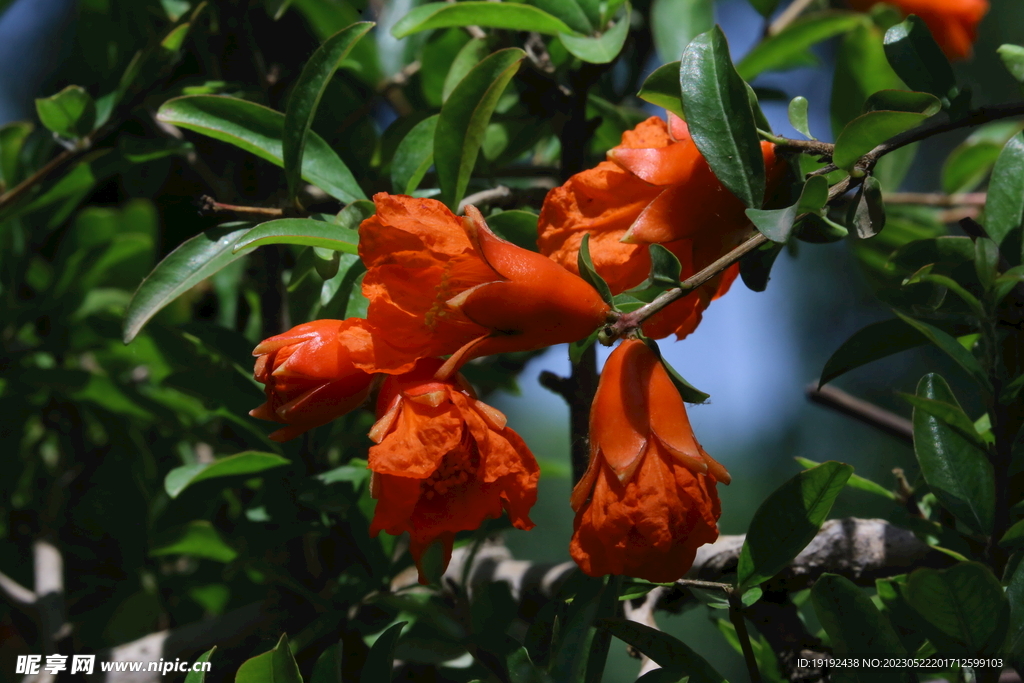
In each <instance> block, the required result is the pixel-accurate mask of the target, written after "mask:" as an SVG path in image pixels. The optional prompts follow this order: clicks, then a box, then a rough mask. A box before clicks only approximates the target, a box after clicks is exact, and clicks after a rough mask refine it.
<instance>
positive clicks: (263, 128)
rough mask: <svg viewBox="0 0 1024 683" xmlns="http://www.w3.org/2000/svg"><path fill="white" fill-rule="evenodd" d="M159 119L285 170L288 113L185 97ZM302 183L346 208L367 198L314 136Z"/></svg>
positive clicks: (203, 97) (238, 102)
mask: <svg viewBox="0 0 1024 683" xmlns="http://www.w3.org/2000/svg"><path fill="white" fill-rule="evenodd" d="M157 118H158V119H159V120H161V121H163V122H165V123H171V124H174V125H175V126H178V127H180V128H186V129H188V130H192V131H195V132H197V133H201V134H203V135H207V136H209V137H212V138H214V139H216V140H221V141H223V142H227V143H229V144H232V145H235V146H236V147H239V148H241V149H244V150H245V151H247V152H251V153H252V154H255V155H256V156H258V157H260V158H261V159H265V160H266V161H269V162H271V163H272V164H275V165H277V166H283V165H284V160H283V157H282V148H281V144H282V143H281V140H282V137H283V135H284V114H282V113H280V112H276V111H274V110H273V109H268V108H267V107H264V106H261V105H259V104H255V103H253V102H247V101H245V100H239V99H236V98H234V97H224V96H220V95H186V96H184V97H176V98H174V99H171V100H168V101H167V102H164V104H163V106H161V107H160V110H159V111H158V112H157ZM302 178H303V180H306V181H307V182H309V183H312V184H313V185H316V186H317V187H319V188H320V189H322V190H323V191H324V192H326V193H327V194H329V195H331V196H332V197H335V198H336V199H339V200H341V201H342V202H345V203H348V202H352V201H355V200H357V199H366V195H365V194H363V190H362V189H361V188H360V187H359V183H357V182H356V179H355V177H354V176H353V175H352V172H351V171H350V170H349V169H348V167H347V166H346V165H345V163H344V162H343V161H342V160H341V158H340V157H338V155H337V153H336V152H335V151H334V150H333V149H331V148H330V146H328V144H327V143H326V142H324V139H323V138H321V137H320V136H319V135H317V134H316V133H315V132H314V131H309V132H308V134H307V136H306V146H305V151H304V152H303V156H302Z"/></svg>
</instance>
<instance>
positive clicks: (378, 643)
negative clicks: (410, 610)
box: [359, 621, 409, 683]
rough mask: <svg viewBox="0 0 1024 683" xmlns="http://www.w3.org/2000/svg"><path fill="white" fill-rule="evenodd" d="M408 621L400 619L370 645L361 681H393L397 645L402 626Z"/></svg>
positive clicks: (382, 682)
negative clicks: (392, 668) (393, 665)
mask: <svg viewBox="0 0 1024 683" xmlns="http://www.w3.org/2000/svg"><path fill="white" fill-rule="evenodd" d="M408 623H409V622H407V621H399V622H398V623H396V624H392V625H391V626H389V627H388V628H387V630H386V631H384V633H381V634H380V635H379V636H377V640H375V641H374V642H373V645H371V646H370V652H369V653H368V654H367V655H366V664H365V665H363V671H362V673H360V674H359V683H389V682H390V681H391V667H392V664H393V663H394V661H395V646H396V645H397V644H398V638H399V636H401V635H402V628H403V627H404V626H405V625H406V624H408Z"/></svg>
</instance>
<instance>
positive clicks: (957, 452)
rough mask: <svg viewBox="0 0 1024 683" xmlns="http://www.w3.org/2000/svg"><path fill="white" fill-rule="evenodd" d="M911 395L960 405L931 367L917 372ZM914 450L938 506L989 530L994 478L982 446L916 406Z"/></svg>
mask: <svg viewBox="0 0 1024 683" xmlns="http://www.w3.org/2000/svg"><path fill="white" fill-rule="evenodd" d="M961 348H962V347H961ZM917 395H918V396H920V397H921V398H925V399H931V400H933V401H940V402H943V403H947V404H949V405H951V406H954V407H956V408H958V409H959V408H960V404H959V402H958V401H957V400H956V397H955V396H954V395H953V392H952V390H951V389H950V388H949V385H948V384H946V380H944V379H943V378H942V377H941V376H939V375H937V374H935V373H929V374H927V375H925V376H924V377H923V378H921V381H920V383H918V385H917ZM960 410H961V411H962V409H960ZM914 452H915V453H916V454H917V461H918V463H919V464H920V466H921V475H922V476H923V477H924V479H925V481H926V482H928V488H929V489H930V490H931V492H932V493H934V494H935V497H936V498H938V499H939V502H940V503H942V506H943V507H944V508H946V509H947V510H949V511H950V512H951V513H953V515H954V516H956V518H957V519H959V520H960V521H961V522H963V523H964V524H965V525H967V526H968V527H969V528H970V529H972V530H973V531H974V532H976V533H979V534H982V535H986V534H988V533H990V531H991V529H992V520H993V516H994V514H995V481H994V475H993V470H992V464H991V463H990V462H989V460H988V457H987V454H986V452H985V451H984V450H982V448H981V447H980V446H979V445H978V444H977V443H976V442H974V441H972V440H971V439H968V438H967V437H965V436H964V435H963V434H961V433H960V432H959V431H957V429H955V428H953V427H952V426H950V425H949V424H948V423H947V422H946V421H945V420H942V419H940V418H938V417H935V416H934V415H932V414H931V413H930V412H927V411H924V410H922V409H920V408H917V407H915V408H914Z"/></svg>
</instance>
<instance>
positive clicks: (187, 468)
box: [164, 451, 291, 498]
mask: <svg viewBox="0 0 1024 683" xmlns="http://www.w3.org/2000/svg"><path fill="white" fill-rule="evenodd" d="M288 464H291V461H290V460H288V459H287V458H282V457H281V456H280V455H276V454H274V453H261V452H260V451H245V452H243V453H236V454H235V455H231V456H228V457H226V458H221V459H219V460H215V461H213V462H208V463H197V464H195V465H183V466H181V467H175V468H174V469H173V470H171V471H170V472H168V473H167V477H166V478H165V479H164V490H166V491H167V495H169V496H170V497H171V498H177V497H178V496H179V495H181V492H182V491H184V490H185V489H187V488H188V487H189V486H191V485H192V484H195V483H197V482H200V481H203V480H206V479H215V478H217V477H232V476H236V475H240V474H256V473H258V472H263V471H264V470H269V469H271V468H274V467H281V466H282V465H288Z"/></svg>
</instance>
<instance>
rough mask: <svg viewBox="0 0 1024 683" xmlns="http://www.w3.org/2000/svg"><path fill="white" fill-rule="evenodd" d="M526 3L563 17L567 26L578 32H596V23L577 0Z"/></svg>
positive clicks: (540, 0) (537, 0) (560, 17)
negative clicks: (594, 23) (592, 21)
mask: <svg viewBox="0 0 1024 683" xmlns="http://www.w3.org/2000/svg"><path fill="white" fill-rule="evenodd" d="M526 4H528V5H533V6H534V7H536V8H537V9H540V10H543V11H545V12H547V13H548V14H550V15H551V16H553V17H557V18H558V19H561V20H562V21H564V22H565V25H566V26H568V27H569V28H570V29H572V30H573V31H576V32H577V33H582V34H584V35H590V34H591V33H593V32H594V25H593V24H592V23H591V22H590V19H589V18H588V17H587V14H586V13H585V12H584V11H583V8H582V7H580V4H579V3H578V2H576V0H529V1H528V2H527V3H526Z"/></svg>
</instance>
